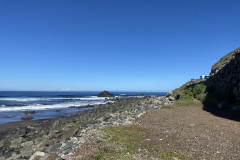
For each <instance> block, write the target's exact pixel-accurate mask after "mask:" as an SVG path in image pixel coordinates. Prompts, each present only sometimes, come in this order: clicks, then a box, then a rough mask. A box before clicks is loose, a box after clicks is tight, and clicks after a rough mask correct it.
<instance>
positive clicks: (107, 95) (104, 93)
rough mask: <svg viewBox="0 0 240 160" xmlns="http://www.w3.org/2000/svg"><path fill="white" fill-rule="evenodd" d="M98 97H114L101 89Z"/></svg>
mask: <svg viewBox="0 0 240 160" xmlns="http://www.w3.org/2000/svg"><path fill="white" fill-rule="evenodd" d="M98 97H114V95H113V94H112V93H110V92H108V91H103V92H101V93H99V94H98Z"/></svg>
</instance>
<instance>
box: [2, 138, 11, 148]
mask: <svg viewBox="0 0 240 160" xmlns="http://www.w3.org/2000/svg"><path fill="white" fill-rule="evenodd" d="M10 144H11V142H10V141H8V140H7V139H3V140H1V141H0V148H2V147H8V146H10Z"/></svg>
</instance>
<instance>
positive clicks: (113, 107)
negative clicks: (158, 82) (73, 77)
mask: <svg viewBox="0 0 240 160" xmlns="http://www.w3.org/2000/svg"><path fill="white" fill-rule="evenodd" d="M172 103H173V101H172V100H170V98H168V97H164V96H161V97H144V98H128V99H121V100H117V101H116V102H115V103H113V104H109V105H108V106H107V107H103V106H98V107H96V108H95V109H93V110H89V111H86V112H83V113H80V115H76V116H73V117H66V118H61V119H52V120H48V121H49V122H48V123H44V122H43V121H44V120H42V121H41V120H40V121H39V120H36V121H35V120H32V121H29V122H27V121H23V122H14V123H11V125H12V126H14V125H19V126H22V128H18V129H16V130H14V131H12V130H11V131H10V132H9V133H7V134H5V136H4V139H3V140H2V141H0V149H1V148H2V147H4V150H1V151H0V159H8V160H11V159H31V158H32V159H34V157H35V156H36V155H40V157H42V159H46V158H47V157H49V156H51V155H52V153H54V154H57V157H59V158H61V159H67V158H69V157H71V155H73V153H74V150H75V149H77V148H79V147H80V146H81V145H82V144H84V143H85V141H86V139H87V136H88V133H89V132H90V131H92V130H96V129H101V128H105V127H109V126H121V125H126V124H132V123H134V122H135V121H136V120H137V119H138V118H139V117H140V116H141V115H143V114H144V113H146V112H148V111H149V110H151V109H160V108H161V107H162V106H164V105H170V104H172ZM28 124H29V125H30V126H27V125H28ZM50 124H51V125H50ZM4 125H7V124H4ZM26 126H27V127H26ZM10 128H11V127H10Z"/></svg>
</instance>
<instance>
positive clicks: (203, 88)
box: [192, 83, 207, 98]
mask: <svg viewBox="0 0 240 160" xmlns="http://www.w3.org/2000/svg"><path fill="white" fill-rule="evenodd" d="M206 89H207V86H206V85H204V84H203V83H201V84H197V85H195V86H194V87H193V90H192V91H193V96H194V97H195V98H197V95H199V94H203V93H205V92H206Z"/></svg>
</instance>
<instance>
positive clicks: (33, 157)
mask: <svg viewBox="0 0 240 160" xmlns="http://www.w3.org/2000/svg"><path fill="white" fill-rule="evenodd" d="M43 156H45V153H44V152H40V151H37V152H35V153H34V154H33V155H32V156H31V157H30V159H29V160H36V159H37V158H40V157H43Z"/></svg>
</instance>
